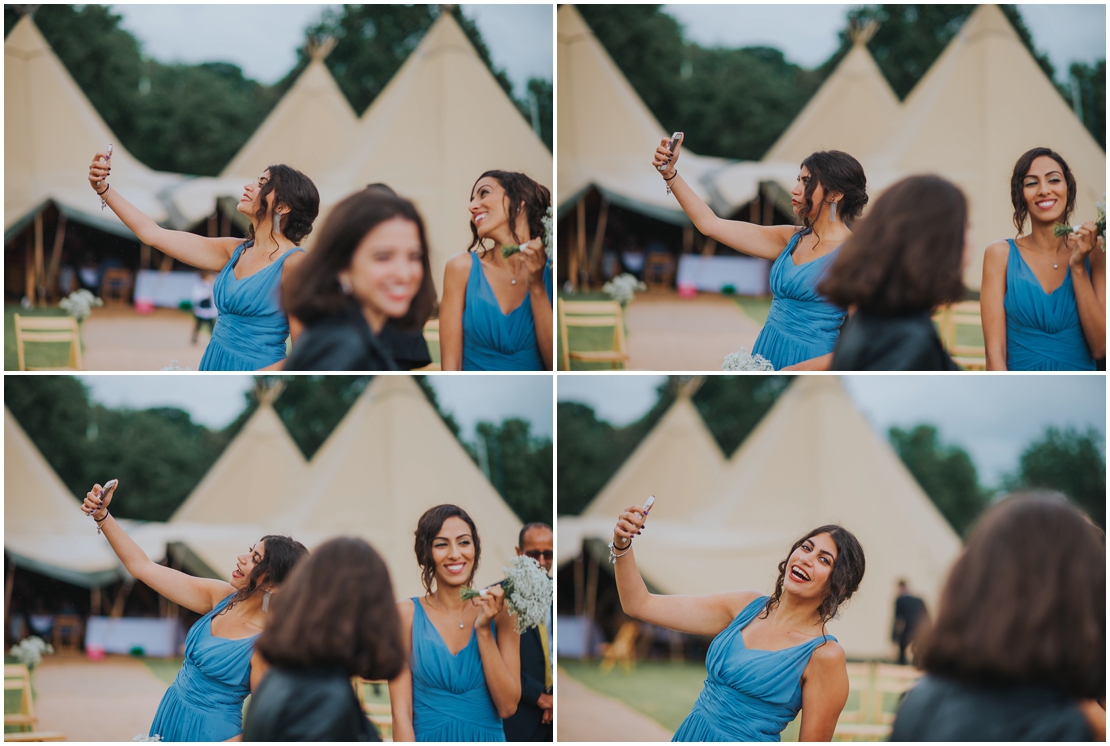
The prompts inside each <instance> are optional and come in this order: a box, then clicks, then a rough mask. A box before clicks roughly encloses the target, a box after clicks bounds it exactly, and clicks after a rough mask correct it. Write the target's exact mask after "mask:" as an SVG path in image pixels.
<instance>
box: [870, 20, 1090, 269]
mask: <svg viewBox="0 0 1110 746" xmlns="http://www.w3.org/2000/svg"><path fill="white" fill-rule="evenodd" d="M902 109H903V111H902V114H901V117H900V119H899V122H898V125H897V127H895V128H894V129H895V132H896V135H895V136H894V138H893V139H892V140H891V144H890V146H889V148H888V149H887V150H886V152H885V153H884V154H883V155H882V157H881V159H880V163H879V166H880V169H878V170H877V173H878V175H879V178H878V179H876V180H875V182H874V184H875V186H876V187H881V186H883V185H885V184H889V183H890V182H892V181H894V180H895V179H898V178H901V177H902V176H907V175H910V174H915V173H936V174H939V175H941V176H943V177H945V178H947V179H950V180H952V181H953V182H955V183H956V184H957V185H959V186H960V188H961V189H963V191H964V194H965V195H967V198H968V200H969V202H970V208H971V216H970V217H971V228H972V230H973V231H974V234H975V237H976V239H977V241H978V243H979V246H980V247H981V248H985V247H986V245H987V244H989V243H991V242H993V241H996V240H998V239H1002V238H1010V237H1012V236H1013V235H1014V225H1013V205H1012V204H1011V203H1010V175H1011V174H1012V172H1013V168H1014V163H1015V162H1016V161H1017V159H1018V157H1019V156H1020V155H1021V154H1022V153H1024V152H1025V151H1027V150H1030V149H1031V148H1034V147H1039V146H1044V147H1049V148H1052V149H1053V150H1055V151H1057V152H1058V153H1060V155H1061V156H1063V157H1064V159H1065V160H1067V162H1068V165H1069V166H1070V167H1071V169H1072V172H1073V173H1074V174H1075V180H1076V182H1077V184H1078V187H1079V190H1078V194H1077V196H1076V203H1075V204H1076V213H1075V220H1091V219H1093V218H1094V206H1095V201H1096V200H1101V199H1102V195H1103V194H1104V193H1105V190H1106V153H1105V152H1103V150H1102V149H1101V148H1100V147H1099V145H1098V143H1097V142H1096V141H1095V139H1094V138H1093V137H1092V136H1091V134H1090V133H1089V132H1088V131H1087V129H1086V128H1085V127H1084V126H1083V124H1082V123H1081V122H1080V121H1079V120H1078V119H1077V118H1076V117H1075V114H1073V113H1072V111H1071V109H1069V108H1068V105H1067V104H1066V103H1065V102H1064V100H1063V98H1061V96H1060V94H1059V93H1058V92H1057V90H1056V88H1055V86H1054V85H1053V84H1052V81H1051V80H1049V79H1048V78H1047V77H1046V76H1045V74H1044V72H1043V71H1042V70H1041V69H1040V67H1038V65H1037V63H1036V62H1035V61H1034V59H1033V57H1032V56H1031V55H1030V54H1029V51H1028V50H1027V49H1026V48H1025V45H1024V44H1022V42H1021V40H1020V39H1019V38H1018V35H1017V33H1016V32H1015V31H1014V29H1013V27H1012V26H1011V25H1010V22H1009V21H1008V20H1007V19H1006V16H1005V15H1003V13H1002V11H1001V10H1000V9H999V8H998V6H996V5H980V6H979V7H978V8H977V9H976V10H975V12H974V13H972V14H971V16H970V17H969V18H968V19H967V21H966V22H965V23H964V25H963V28H961V29H960V31H959V33H958V34H957V35H956V37H955V38H954V39H953V40H952V41H951V42H950V43H949V45H948V47H947V48H946V49H945V50H944V52H943V53H942V54H941V56H940V57H939V58H938V59H937V61H936V62H935V63H933V66H932V67H930V68H929V71H928V72H927V73H926V74H925V76H924V77H923V78H922V79H921V81H920V82H919V83H918V84H917V85H916V86H915V87H914V89H913V90H912V91H911V92H910V95H909V96H908V97H907V98H906V101H905V103H904V104H903V106H902ZM868 176H869V177H870V176H871V173H870V172H869V173H868ZM869 181H870V179H869ZM982 274H983V255H982V251H979V252H978V253H977V254H976V256H975V258H974V261H972V262H970V263H969V266H968V268H967V270H966V272H965V275H964V280H965V282H966V283H967V285H968V286H969V287H973V288H978V287H979V285H980V282H981V281H982Z"/></svg>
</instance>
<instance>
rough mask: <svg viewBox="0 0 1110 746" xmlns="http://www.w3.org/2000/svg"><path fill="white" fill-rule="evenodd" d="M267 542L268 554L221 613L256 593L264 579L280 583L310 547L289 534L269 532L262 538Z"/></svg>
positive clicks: (276, 583) (275, 583)
mask: <svg viewBox="0 0 1110 746" xmlns="http://www.w3.org/2000/svg"><path fill="white" fill-rule="evenodd" d="M260 541H262V542H263V543H265V544H266V554H264V555H263V556H262V561H261V562H259V563H258V564H257V565H255V566H254V569H253V570H251V574H250V575H249V576H248V577H247V585H246V587H245V588H241V589H240V590H239V591H237V592H236V593H235V596H234V597H232V599H231V601H230V602H228V604H227V606H225V607H224V608H223V611H221V612H220V613H221V614H225V613H227V612H228V611H230V610H231V609H232V608H233V607H234V606H235V605H237V604H241V603H243V602H244V601H246V600H247V599H248V598H250V597H251V596H253V595H254V593H255V591H257V590H258V586H259V584H261V583H262V581H263V580H265V581H267V582H269V583H273V584H274V585H279V584H280V583H281V582H282V581H283V580H285V578H286V576H288V575H289V573H290V572H291V571H292V569H293V566H294V565H295V564H297V562H298V561H300V560H301V559H302V558H303V557H305V556H306V555H307V554H308V549H306V548H305V545H304V544H302V543H300V542H299V541H294V540H293V539H291V538H290V537H288V536H279V535H277V534H269V535H267V536H263V537H262V539H261V540H260Z"/></svg>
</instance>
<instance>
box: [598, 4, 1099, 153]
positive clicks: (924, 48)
mask: <svg viewBox="0 0 1110 746" xmlns="http://www.w3.org/2000/svg"><path fill="white" fill-rule="evenodd" d="M975 7H976V6H974V5H896V4H887V5H866V6H863V7H860V8H854V9H852V10H850V11H849V12H848V13H847V15H846V17H845V20H844V27H843V28H842V29H841V30H840V31H839V33H838V36H839V39H840V46H839V48H838V49H837V50H836V52H834V53H833V55H832V56H831V57H830V58H829V59H828V60H826V61H825V62H824V63H823V64H821V65H820V66H818V67H817V68H815V69H812V70H807V69H805V68H803V67H800V66H798V65H795V64H793V63H791V62H789V61H788V60H787V59H786V58H785V56H784V55H783V53H782V52H781V51H779V50H778V49H773V48H769V47H745V48H739V49H730V48H724V47H703V46H701V45H699V44H697V43H694V42H691V41H689V40H687V39H686V37H685V34H684V31H683V27H682V25H681V24H680V23H679V22H678V21H677V20H675V19H674V18H672V17H671V16H669V15H667V14H666V13H665V12H664V10H663V9H662V6H660V5H580V6H578V10H579V11H580V12H581V13H582V16H583V18H585V20H586V22H587V23H588V24H589V25H590V28H591V29H592V30H593V32H594V34H596V36H597V38H598V40H599V41H600V42H601V43H602V45H603V46H604V47H605V49H606V50H607V51H608V52H609V54H610V56H612V58H613V60H614V61H615V62H616V63H617V66H618V67H619V68H620V69H621V72H623V73H624V75H625V77H627V78H628V81H629V82H630V83H631V84H632V87H633V88H634V89H635V90H636V93H637V94H639V96H640V98H642V99H643V101H644V103H645V104H647V107H648V108H649V109H650V110H651V112H652V113H653V114H654V115H655V117H656V118H657V119H658V120H659V121H660V123H662V125H663V127H664V129H666V130H667V131H668V132H669V131H671V130H672V129H683V127H684V126H686V127H689V126H690V125H689V124H688V123H690V122H697V127H696V128H692V130H691V132H690V133H688V134H689V145H690V148H691V149H692V150H694V151H695V152H697V153H700V154H702V155H710V156H720V157H723V158H737V159H741V160H759V159H760V158H762V157H763V155H764V154H765V153H766V152H767V150H768V149H769V148H770V147H771V145H772V144H774V142H775V140H776V139H777V138H778V137H779V135H781V134H782V133H783V132H784V131H785V130H786V128H787V127H788V126H789V125H790V123H791V122H792V121H793V120H794V118H795V117H796V116H797V115H798V113H799V112H800V111H801V110H802V108H803V107H804V106H805V105H806V103H807V102H808V101H809V99H810V98H811V97H812V96H813V94H814V93H816V91H817V89H818V88H819V87H820V86H821V84H822V83H823V82H824V81H825V79H826V78H827V77H828V76H829V74H830V73H832V71H833V70H834V69H835V68H836V66H837V65H838V64H839V63H840V61H841V60H842V59H843V58H844V56H845V55H846V54H847V53H848V51H849V50H850V49H851V46H852V39H851V31H850V29H851V28H852V27H853V25H861V24H864V23H866V22H867V21H870V20H875V21H878V22H879V28H878V31H877V32H876V33H875V34H874V36H873V37H872V38H871V40H870V41H869V42H868V44H867V47H868V49H869V50H870V52H871V54H872V56H873V57H874V58H875V61H876V63H877V64H878V66H879V69H880V70H881V71H882V73H883V75H884V76H885V77H886V79H887V81H888V82H889V83H890V85H891V88H893V89H894V92H895V93H896V94H897V96H898V97H899V98H900V99H904V98H905V97H906V96H907V95H908V94H909V92H910V90H911V89H912V88H913V87H914V85H916V84H917V82H918V81H919V80H920V79H921V77H922V76H923V75H924V74H925V72H926V71H927V70H928V69H929V67H930V65H932V63H933V62H934V61H935V60H936V58H937V57H939V56H940V53H941V52H942V51H943V50H944V48H945V46H947V44H948V42H950V41H951V40H952V38H953V37H954V36H955V35H956V33H957V32H959V30H960V27H961V26H962V25H963V23H964V21H965V20H967V17H968V16H969V15H971V13H972V12H973V11H974V10H975ZM1000 7H1001V8H1002V11H1003V12H1004V13H1005V14H1006V17H1007V18H1008V19H1009V20H1010V23H1011V24H1012V25H1013V27H1014V30H1015V31H1016V32H1017V34H1018V36H1019V37H1020V38H1021V40H1022V42H1023V43H1024V44H1025V46H1026V47H1027V48H1028V49H1029V51H1030V52H1031V53H1032V55H1033V57H1034V59H1036V61H1037V64H1038V65H1040V67H1041V69H1042V70H1043V71H1044V72H1045V74H1046V75H1048V76H1049V78H1050V79H1052V80H1053V82H1054V83H1055V84H1056V86H1057V89H1058V90H1059V92H1060V95H1061V96H1062V97H1063V98H1064V100H1065V101H1066V102H1067V103H1068V105H1069V106H1072V107H1073V108H1074V103H1075V102H1074V100H1073V95H1074V94H1078V97H1079V100H1080V104H1081V107H1080V108H1081V111H1082V119H1083V124H1084V125H1085V126H1086V127H1087V129H1088V130H1089V131H1090V132H1091V134H1092V135H1093V136H1094V137H1095V139H1096V140H1097V141H1098V143H1099V145H1101V146H1102V148H1103V149H1105V148H1106V60H1105V59H1103V60H1101V61H1099V62H1098V63H1096V64H1095V65H1093V66H1088V65H1085V64H1081V63H1079V64H1074V65H1072V66H1071V68H1070V69H1069V76H1070V79H1071V80H1074V81H1075V84H1074V86H1073V85H1060V84H1059V83H1058V82H1056V71H1055V69H1054V68H1053V66H1052V63H1051V62H1049V60H1048V57H1047V56H1046V55H1044V54H1043V53H1041V52H1038V51H1037V50H1036V48H1035V47H1034V45H1033V41H1032V37H1031V36H1030V34H1029V30H1028V28H1027V27H1026V25H1025V22H1024V21H1023V20H1022V17H1021V13H1020V11H1019V7H1020V6H1016V5H1003V6H1000ZM683 123H687V124H685V125H684V124H683Z"/></svg>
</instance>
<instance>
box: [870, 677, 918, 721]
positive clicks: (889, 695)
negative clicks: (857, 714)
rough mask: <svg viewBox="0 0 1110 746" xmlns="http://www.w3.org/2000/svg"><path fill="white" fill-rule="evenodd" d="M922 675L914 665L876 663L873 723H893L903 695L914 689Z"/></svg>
mask: <svg viewBox="0 0 1110 746" xmlns="http://www.w3.org/2000/svg"><path fill="white" fill-rule="evenodd" d="M922 676H923V674H922V672H921V671H919V670H917V669H916V668H914V667H913V666H899V665H895V664H893V663H876V664H875V683H874V686H873V687H872V696H871V717H870V718H869V720H870V721H871V722H872V723H885V724H888V725H890V724H893V723H894V716H895V714H897V712H898V704H899V702H900V701H901V699H902V695H903V694H904V693H905V692H908V691H909V690H910V689H913V687H914V686H915V685H916V684H917V681H918V679H920V678H921V677H922Z"/></svg>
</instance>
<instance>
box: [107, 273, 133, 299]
mask: <svg viewBox="0 0 1110 746" xmlns="http://www.w3.org/2000/svg"><path fill="white" fill-rule="evenodd" d="M132 284H133V280H132V278H131V270H129V269H126V268H124V267H111V268H109V269H106V270H104V274H103V275H102V276H101V278H100V297H101V298H102V299H103V300H104V305H106V306H125V305H127V304H128V303H129V302H130V300H131V285H132Z"/></svg>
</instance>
